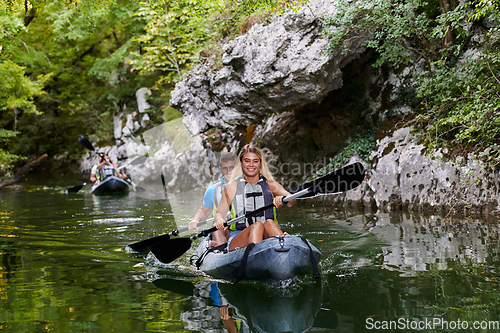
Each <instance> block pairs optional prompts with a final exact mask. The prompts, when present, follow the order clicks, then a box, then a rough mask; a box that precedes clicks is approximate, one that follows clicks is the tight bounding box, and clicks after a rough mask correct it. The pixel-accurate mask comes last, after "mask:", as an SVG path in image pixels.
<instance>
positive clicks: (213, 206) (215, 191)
mask: <svg viewBox="0 0 500 333" xmlns="http://www.w3.org/2000/svg"><path fill="white" fill-rule="evenodd" d="M235 164H236V155H235V154H233V153H230V152H224V153H222V154H221V156H220V159H219V167H220V170H221V172H222V178H221V179H220V180H219V181H218V182H217V183H216V184H214V185H212V186H210V187H209V188H208V189H207V190H206V192H205V196H204V197H203V203H202V204H201V206H200V209H198V212H197V213H196V215H195V216H194V217H193V220H192V221H191V222H189V225H188V228H189V230H194V229H196V230H198V229H199V227H197V224H198V223H199V222H200V221H205V220H206V219H207V217H208V215H209V214H210V212H212V213H213V214H214V215H215V211H216V210H217V207H218V206H219V202H220V200H221V197H222V192H223V190H224V187H225V186H226V184H227V183H229V180H230V179H231V174H232V173H233V169H234V166H235ZM228 237H229V231H226V230H220V231H216V232H214V233H212V242H211V243H210V246H211V247H213V246H218V245H221V244H224V243H226V242H227V239H228Z"/></svg>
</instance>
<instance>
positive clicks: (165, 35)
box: [129, 2, 213, 84]
mask: <svg viewBox="0 0 500 333" xmlns="http://www.w3.org/2000/svg"><path fill="white" fill-rule="evenodd" d="M203 4H204V3H203V2H202V3H200V4H199V5H198V4H197V3H196V4H194V3H187V4H186V6H178V5H175V4H173V5H172V4H169V6H168V7H167V8H166V9H165V10H161V11H160V10H152V9H151V8H149V7H146V6H143V7H141V8H140V10H139V12H138V13H137V14H136V15H137V16H139V17H142V18H144V20H145V21H147V22H148V23H147V25H146V27H145V32H146V33H145V34H144V35H141V36H139V37H138V38H137V39H135V40H134V42H136V43H139V48H138V49H137V50H136V51H135V52H133V53H132V56H133V58H132V60H129V64H130V65H133V66H134V70H136V71H138V72H139V73H140V74H144V73H150V72H156V71H160V72H161V73H162V78H161V80H160V82H159V84H162V83H172V82H175V81H176V80H178V79H179V78H180V76H181V73H182V72H184V71H185V70H186V69H189V67H190V65H191V64H193V63H194V59H195V58H197V55H198V54H199V52H200V51H201V48H202V47H203V46H204V44H205V42H206V41H207V40H208V39H209V38H211V37H212V38H213V32H212V31H210V30H209V29H208V27H209V26H210V20H209V19H210V18H209V17H206V16H203V15H200V16H198V15H196V16H192V15H190V12H191V11H195V12H200V11H206V12H208V11H209V8H203Z"/></svg>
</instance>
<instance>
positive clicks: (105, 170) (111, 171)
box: [90, 153, 127, 185]
mask: <svg viewBox="0 0 500 333" xmlns="http://www.w3.org/2000/svg"><path fill="white" fill-rule="evenodd" d="M98 161H99V164H95V165H94V166H93V167H92V170H91V171H90V181H91V182H93V183H94V185H98V184H99V183H100V182H101V181H102V180H104V179H105V178H106V177H109V176H117V177H120V178H122V179H123V178H126V177H127V176H126V175H124V174H122V173H120V172H119V171H118V169H117V168H116V166H115V165H114V164H113V163H111V160H110V158H109V156H108V155H107V154H104V153H99V155H98Z"/></svg>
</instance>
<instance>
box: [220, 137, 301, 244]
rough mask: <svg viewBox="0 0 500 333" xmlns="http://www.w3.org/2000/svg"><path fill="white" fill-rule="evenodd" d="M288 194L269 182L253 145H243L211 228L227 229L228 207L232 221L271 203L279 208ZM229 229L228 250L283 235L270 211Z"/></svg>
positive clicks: (268, 176) (259, 153)
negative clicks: (213, 225)
mask: <svg viewBox="0 0 500 333" xmlns="http://www.w3.org/2000/svg"><path fill="white" fill-rule="evenodd" d="M288 195H290V193H289V192H288V191H286V190H285V189H284V188H283V186H281V185H280V184H279V183H278V182H277V181H275V180H274V179H273V176H272V175H271V172H270V171H269V168H268V166H267V163H266V160H265V158H264V156H263V154H262V151H261V150H260V149H259V148H257V147H256V146H254V145H245V146H244V147H243V148H242V150H241V151H240V154H239V156H238V162H237V163H236V166H235V168H234V172H233V175H232V178H231V182H230V183H229V184H227V185H226V187H225V189H224V192H223V194H222V196H223V198H224V199H223V200H221V201H220V203H219V208H218V209H217V212H216V214H215V218H214V219H215V221H216V222H215V226H216V227H217V229H218V230H227V229H228V228H227V227H224V223H225V220H224V217H225V216H226V214H227V212H228V210H229V208H230V207H231V218H235V217H238V216H241V215H245V213H246V212H250V211H254V210H256V209H258V208H261V207H264V206H266V205H268V204H271V203H273V204H274V206H275V207H276V208H279V207H281V206H283V202H282V199H283V197H284V196H288ZM296 202H297V200H295V199H293V200H290V201H289V202H288V204H287V205H288V206H289V207H291V206H293V205H294V204H295V203H296ZM229 230H230V236H229V240H228V250H229V251H232V250H235V249H238V248H242V247H245V246H247V245H248V244H250V243H258V242H260V241H262V240H264V239H266V238H269V237H274V236H279V235H283V231H281V229H280V228H279V227H278V223H277V220H276V211H275V209H274V208H270V209H268V210H266V211H265V212H264V213H262V214H261V215H260V216H255V217H251V218H248V219H245V220H243V221H241V222H238V223H235V224H232V225H231V226H230V228H229Z"/></svg>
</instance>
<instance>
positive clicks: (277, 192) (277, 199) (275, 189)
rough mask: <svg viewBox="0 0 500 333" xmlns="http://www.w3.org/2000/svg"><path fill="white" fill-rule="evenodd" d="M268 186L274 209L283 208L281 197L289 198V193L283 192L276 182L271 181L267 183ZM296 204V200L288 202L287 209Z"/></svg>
mask: <svg viewBox="0 0 500 333" xmlns="http://www.w3.org/2000/svg"><path fill="white" fill-rule="evenodd" d="M268 185H269V189H270V190H271V192H272V193H273V195H274V205H275V206H276V207H281V206H283V203H282V201H281V199H282V198H283V197H286V196H289V195H291V193H290V192H288V191H287V190H285V189H284V188H283V186H281V185H280V184H279V183H278V182H277V181H275V180H272V181H269V182H268ZM296 203H297V199H292V200H290V201H289V202H288V203H287V204H286V205H287V206H288V207H292V206H293V205H295V204H296Z"/></svg>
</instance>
